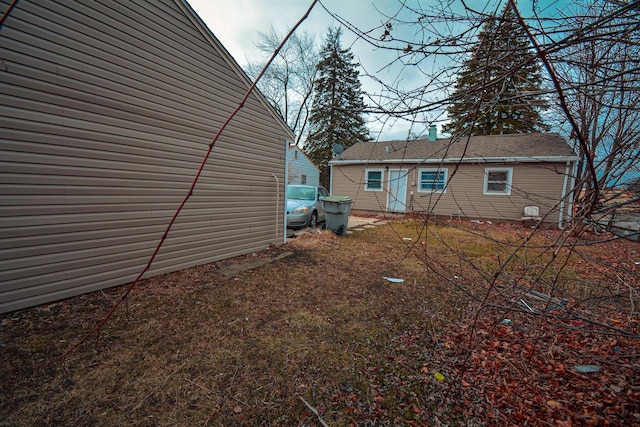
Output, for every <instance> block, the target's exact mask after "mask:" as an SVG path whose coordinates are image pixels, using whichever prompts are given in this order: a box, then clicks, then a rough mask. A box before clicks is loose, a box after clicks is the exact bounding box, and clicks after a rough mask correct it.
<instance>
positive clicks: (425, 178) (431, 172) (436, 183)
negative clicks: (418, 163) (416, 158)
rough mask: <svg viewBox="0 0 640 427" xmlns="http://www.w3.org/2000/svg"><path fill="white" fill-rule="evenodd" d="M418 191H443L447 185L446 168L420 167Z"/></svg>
mask: <svg viewBox="0 0 640 427" xmlns="http://www.w3.org/2000/svg"><path fill="white" fill-rule="evenodd" d="M418 174H419V175H418V176H419V177H420V186H419V187H418V191H424V192H439V193H444V192H445V191H446V187H447V169H420V170H419V171H418Z"/></svg>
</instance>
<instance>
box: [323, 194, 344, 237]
mask: <svg viewBox="0 0 640 427" xmlns="http://www.w3.org/2000/svg"><path fill="white" fill-rule="evenodd" d="M322 208H323V209H324V212H325V215H326V216H325V225H326V227H327V228H328V229H330V230H333V232H334V233H336V234H337V235H338V236H344V235H345V234H347V224H348V222H349V211H351V197H349V196H328V197H325V198H324V199H322Z"/></svg>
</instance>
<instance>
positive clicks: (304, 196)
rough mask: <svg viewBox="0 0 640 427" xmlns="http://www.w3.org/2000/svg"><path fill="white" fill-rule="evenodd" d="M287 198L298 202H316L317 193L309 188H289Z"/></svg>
mask: <svg viewBox="0 0 640 427" xmlns="http://www.w3.org/2000/svg"><path fill="white" fill-rule="evenodd" d="M287 197H288V198H289V199H297V200H315V198H316V192H315V190H314V189H313V188H308V187H289V190H288V195H287Z"/></svg>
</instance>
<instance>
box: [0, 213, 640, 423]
mask: <svg viewBox="0 0 640 427" xmlns="http://www.w3.org/2000/svg"><path fill="white" fill-rule="evenodd" d="M476 228H477V227H476ZM471 231H473V233H470V232H469V230H461V229H457V228H452V227H449V226H444V225H443V226H440V225H438V226H430V227H429V229H428V231H426V230H425V229H424V228H423V225H422V224H421V223H419V222H414V221H406V222H401V221H398V222H394V223H392V224H391V225H385V226H379V227H377V228H375V229H371V230H367V231H363V232H359V233H356V234H353V235H350V236H348V237H344V238H338V237H336V236H334V235H333V234H331V233H330V232H321V233H318V234H313V235H308V236H301V237H299V238H297V239H294V240H292V241H290V243H289V244H287V245H285V246H284V247H280V248H271V249H269V250H266V251H264V252H262V253H260V254H255V255H247V256H244V257H241V258H237V259H234V260H227V261H225V262H220V263H216V264H211V265H204V266H199V267H195V268H191V269H188V270H184V271H181V272H176V273H171V274H167V275H164V276H160V277H156V278H152V279H148V280H145V281H144V282H143V283H141V285H140V286H139V287H138V288H136V289H135V291H134V292H133V293H132V294H131V295H130V297H129V299H128V301H127V304H126V307H125V306H122V308H121V309H119V310H118V312H117V313H116V316H115V317H114V318H112V319H111V320H110V321H109V322H108V323H107V324H106V325H105V327H104V328H103V329H102V330H101V333H100V335H99V337H96V338H92V339H91V340H89V341H88V342H87V343H85V344H83V345H82V346H81V347H80V348H79V349H78V350H77V351H75V352H74V353H72V354H71V355H70V356H69V357H67V358H66V359H65V360H64V361H63V362H56V363H53V364H52V365H49V366H47V362H49V361H51V360H53V359H55V358H56V357H57V356H59V355H61V354H63V353H64V352H65V351H66V350H67V349H68V348H70V347H71V346H72V345H73V344H74V343H76V342H78V340H79V339H81V338H82V336H83V335H84V334H86V333H87V332H88V331H89V330H91V328H93V327H94V326H95V325H96V324H97V323H98V322H99V321H100V320H101V318H102V317H103V316H104V315H105V314H106V313H107V311H108V310H109V308H110V307H111V306H112V304H113V303H114V302H116V301H117V300H118V299H119V298H120V295H121V294H122V291H123V290H122V288H116V289H110V290H108V291H104V292H97V293H93V294H89V295H84V296H81V297H77V298H73V299H70V300H65V301H62V302H59V303H56V304H50V305H46V306H41V307H36V308H33V309H28V310H22V311H19V312H15V313H10V314H8V315H3V316H2V317H0V319H1V322H2V323H1V329H0V332H1V334H0V342H1V344H2V348H0V352H1V354H2V360H3V363H2V368H1V369H0V374H1V375H2V385H1V386H0V399H1V401H0V411H1V413H2V417H1V418H0V425H7V426H8V425H43V426H45V425H87V426H89V425H136V426H146V425H149V426H152V425H153V426H155V425H184V426H196V425H201V426H204V425H210V426H233V425H238V426H240V425H274V426H280V425H310V426H312V425H320V423H319V420H318V418H317V417H316V415H315V414H313V412H312V411H310V410H309V408H308V407H307V406H306V405H305V404H304V403H303V402H302V400H301V399H300V397H302V398H304V399H305V400H306V401H307V402H308V403H309V404H310V405H312V406H314V407H315V408H317V410H318V411H319V413H320V415H321V416H322V418H323V419H324V420H325V421H326V422H327V423H328V424H329V425H332V426H342V425H349V424H353V425H430V424H435V423H437V422H439V421H438V420H440V421H443V422H453V423H455V422H456V420H462V419H464V418H465V415H464V412H463V410H464V408H463V406H464V405H461V402H456V401H455V394H451V393H452V390H454V389H455V387H454V386H453V384H452V383H441V382H439V381H437V380H435V379H434V377H433V374H434V373H435V372H436V371H442V372H445V373H446V371H447V369H448V367H447V365H446V355H447V354H448V353H449V352H450V350H451V349H448V348H446V346H445V345H444V343H445V342H446V340H445V339H444V336H445V335H446V334H447V330H448V328H451V327H455V323H454V322H456V321H459V320H461V319H463V318H465V317H468V314H469V313H468V312H467V310H468V307H469V303H470V300H471V298H470V293H469V291H470V290H471V291H472V292H471V294H473V293H474V292H477V293H482V292H484V289H486V288H485V286H486V278H487V277H488V276H491V274H493V273H492V272H493V271H494V270H495V269H496V268H497V266H499V265H500V264H501V263H502V262H503V261H504V259H505V257H506V256H508V254H509V251H510V249H509V248H510V246H505V245H503V244H498V243H497V241H496V240H495V239H498V240H502V241H510V242H514V243H517V242H519V241H521V240H522V239H523V238H524V237H526V235H527V231H526V230H520V229H518V228H517V227H511V228H508V227H507V228H504V229H500V228H499V227H494V229H493V230H489V231H487V230H486V229H482V230H480V229H478V230H471ZM482 236H485V237H482ZM488 236H490V237H491V238H486V237H488ZM402 238H407V239H408V238H411V240H410V241H409V240H402ZM545 239H551V235H544V234H541V235H540V237H538V238H537V240H536V241H537V242H538V243H544V242H545V241H547V240H545ZM630 245H632V244H630ZM625 247H626V246H625ZM629 248H630V249H627V250H629V251H631V250H635V249H634V247H633V246H629ZM589 250H591V249H589ZM285 251H291V252H293V255H292V256H289V257H287V258H284V259H282V260H279V261H277V262H274V263H270V264H267V265H264V266H262V267H259V268H257V269H254V270H250V271H246V272H242V273H239V274H237V275H236V276H234V277H231V278H225V277H224V276H222V275H221V274H219V269H220V268H222V267H224V266H225V265H228V264H230V263H243V262H251V261H252V260H255V258H256V257H270V258H272V257H275V256H277V255H278V254H280V253H282V252H285ZM529 251H530V252H529V258H531V256H532V254H533V253H534V252H536V251H538V252H541V253H544V255H540V256H544V257H545V260H546V259H547V258H548V257H549V256H550V255H549V253H547V252H545V251H542V250H540V249H529ZM538 252H536V254H537V253H538ZM634 253H635V252H634ZM460 255H463V256H464V257H466V258H467V259H466V261H465V262H462V261H461V260H460V258H459V256H460ZM627 256H632V255H631V254H629V253H628V254H627ZM534 258H535V256H534ZM525 259H527V258H526V256H524V255H519V257H518V260H525ZM535 259H537V260H538V261H539V260H540V258H535ZM638 261H640V258H639V259H638ZM522 262H525V261H522ZM522 262H519V263H516V266H517V265H522ZM526 262H529V263H530V264H531V261H530V259H529V261H526ZM554 262H555V261H554ZM572 262H574V261H572ZM533 264H535V262H534V263H533ZM560 267H561V265H555V264H553V268H550V269H549V271H550V272H551V273H549V275H553V274H552V273H553V272H555V271H556V269H560ZM509 268H511V267H509ZM581 268H582V267H580V266H579V265H577V264H576V268H575V269H572V270H570V272H569V273H567V274H568V276H570V278H571V279H572V280H576V281H579V282H580V284H581V286H584V283H587V282H588V281H587V280H586V279H585V277H586V275H585V274H583V273H584V271H582V270H581ZM516 270H517V268H515V267H513V271H516ZM513 271H512V274H513ZM545 274H546V273H545ZM563 274H564V273H563ZM603 274H604V273H603ZM454 275H455V276H456V277H458V278H459V277H465V278H467V279H468V283H467V284H466V285H465V286H456V283H455V280H458V279H453V277H454ZM458 275H459V276H458ZM383 277H401V278H403V279H405V281H404V283H389V282H387V281H385V280H384V279H383ZM598 277H599V278H601V277H605V276H598ZM607 277H609V276H607ZM447 384H449V385H447ZM447 387H449V389H448V390H447ZM467 421H469V420H467ZM469 422H471V421H469ZM614 424H615V423H614Z"/></svg>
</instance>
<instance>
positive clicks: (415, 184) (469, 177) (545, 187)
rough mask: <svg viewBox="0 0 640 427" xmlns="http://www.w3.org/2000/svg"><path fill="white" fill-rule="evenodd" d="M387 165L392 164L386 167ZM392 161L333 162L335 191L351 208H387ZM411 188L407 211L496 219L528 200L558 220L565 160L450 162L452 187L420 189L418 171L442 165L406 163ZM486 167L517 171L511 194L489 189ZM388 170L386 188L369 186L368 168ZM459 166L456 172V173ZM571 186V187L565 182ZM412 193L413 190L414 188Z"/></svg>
mask: <svg viewBox="0 0 640 427" xmlns="http://www.w3.org/2000/svg"><path fill="white" fill-rule="evenodd" d="M385 168H388V170H385ZM398 168H399V166H398V165H396V164H393V163H389V164H383V163H379V164H375V163H371V164H369V165H368V166H366V165H364V164H355V165H354V164H351V165H335V164H334V165H333V172H332V178H333V180H332V193H333V194H344V195H348V196H351V197H352V198H353V205H352V209H354V210H362V211H377V212H384V211H386V210H387V197H388V188H389V183H388V174H389V170H392V169H398ZM402 168H403V169H406V170H408V172H407V174H408V175H407V183H408V191H407V198H406V200H405V201H404V203H405V207H406V209H405V211H406V212H411V211H415V212H429V213H431V214H436V215H440V216H448V217H449V216H453V217H457V216H460V217H462V218H482V219H491V220H509V221H515V220H519V219H520V218H521V217H522V216H523V210H524V207H525V206H531V205H533V206H538V207H539V209H540V214H541V216H543V217H544V220H545V221H548V222H552V223H555V222H557V221H558V214H559V208H560V200H561V197H562V192H563V186H565V185H567V186H568V184H569V182H568V177H567V182H566V183H565V172H566V163H539V162H537V163H536V162H532V163H517V164H512V163H473V164H466V163H462V164H460V165H456V164H445V165H442V166H440V169H441V170H446V172H447V177H448V179H447V187H446V190H445V191H444V192H427V191H419V190H418V188H419V171H420V170H421V169H422V168H428V169H433V168H436V169H437V168H438V165H434V164H429V163H425V164H421V165H416V164H404V165H402ZM486 168H509V169H511V171H512V183H511V184H512V186H511V194H509V195H492V194H484V185H485V184H484V174H485V169H486ZM368 169H372V170H380V169H382V170H383V171H384V182H383V187H384V188H383V191H367V190H366V189H365V181H366V178H365V177H366V170H368ZM454 172H455V173H454ZM564 190H565V192H567V191H568V190H567V188H564ZM412 193H413V194H412Z"/></svg>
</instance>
